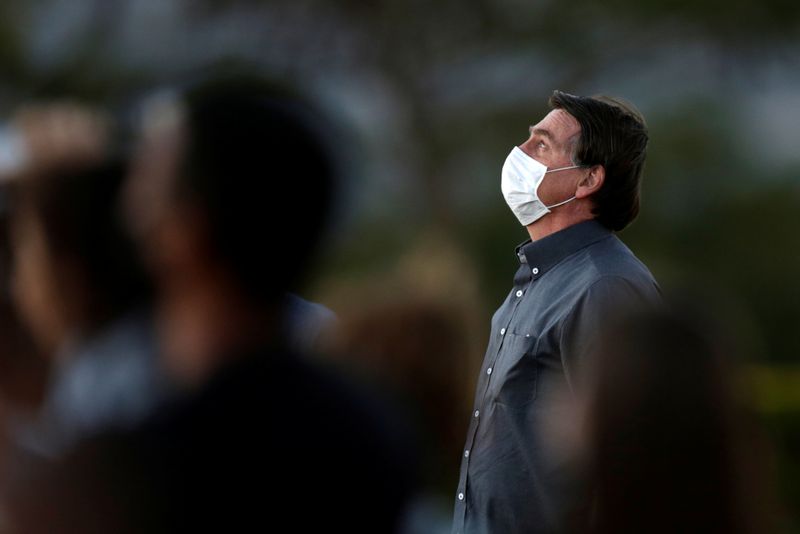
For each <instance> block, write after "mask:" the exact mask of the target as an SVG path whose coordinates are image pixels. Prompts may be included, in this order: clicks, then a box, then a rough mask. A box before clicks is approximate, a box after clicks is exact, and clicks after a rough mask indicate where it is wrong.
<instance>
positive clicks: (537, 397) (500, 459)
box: [453, 221, 660, 534]
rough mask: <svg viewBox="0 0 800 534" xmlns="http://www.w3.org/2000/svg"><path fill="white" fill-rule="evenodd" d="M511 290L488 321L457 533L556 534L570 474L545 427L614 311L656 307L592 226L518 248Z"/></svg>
mask: <svg viewBox="0 0 800 534" xmlns="http://www.w3.org/2000/svg"><path fill="white" fill-rule="evenodd" d="M517 257H518V260H519V269H518V270H517V273H516V275H515V276H514V287H513V288H512V289H511V292H510V293H509V295H508V297H507V298H506V300H505V302H503V304H502V305H501V306H500V308H499V309H498V310H497V312H495V314H494V316H493V318H492V329H491V337H490V339H489V346H488V349H487V351H486V356H485V358H484V361H483V364H482V366H481V370H480V375H479V379H478V387H477V392H476V394H475V403H474V406H473V408H472V410H473V411H472V414H471V415H470V425H469V430H468V432H467V442H466V445H465V447H464V450H463V451H462V452H463V455H462V463H461V472H460V478H459V483H458V488H457V489H456V499H455V512H454V523H453V533H454V534H473V533H481V534H483V533H493V534H495V533H496V534H514V533H517V532H519V533H522V532H524V533H526V534H531V533H539V532H557V531H558V530H559V525H560V524H561V521H562V519H563V514H564V513H565V509H566V506H567V503H568V502H569V501H570V499H572V498H574V487H573V486H572V482H573V477H572V475H573V473H572V470H571V469H570V466H569V465H567V462H566V461H560V460H558V459H557V458H558V457H557V456H554V455H553V454H552V453H551V452H552V449H553V447H554V446H555V447H558V444H557V443H556V444H553V443H552V442H548V441H547V439H548V437H547V436H543V435H542V434H543V432H542V424H543V422H545V421H546V420H547V419H548V418H553V417H554V415H555V416H556V417H557V414H554V413H553V411H554V410H557V409H558V408H557V405H554V404H552V403H550V402H548V399H555V398H558V397H557V394H558V393H560V392H563V391H570V390H573V391H574V389H575V387H576V385H577V383H578V381H579V380H580V374H581V372H582V370H583V367H582V364H584V363H585V361H586V359H587V356H588V354H589V351H590V350H591V349H592V347H593V345H594V340H595V336H596V334H597V333H599V332H602V331H603V329H604V328H605V325H608V322H609V321H611V320H612V319H613V317H614V316H615V314H616V312H619V311H622V310H628V309H631V308H632V307H635V306H637V305H640V304H643V305H650V304H655V303H657V302H659V301H660V291H659V289H658V285H657V284H656V282H655V280H654V279H653V276H652V275H651V274H650V272H649V271H648V270H647V268H646V267H645V266H644V265H643V264H642V263H641V262H640V261H639V260H638V259H637V258H636V257H635V256H634V255H633V253H632V252H631V251H630V250H629V249H628V248H627V247H626V246H625V245H624V244H623V243H622V241H620V240H619V239H618V238H617V237H616V236H615V235H614V234H613V233H612V232H611V231H609V230H607V229H605V228H604V227H603V226H602V225H601V224H599V223H597V222H596V221H587V222H583V223H580V224H577V225H574V226H570V227H569V228H566V229H564V230H562V231H560V232H557V233H555V234H552V235H549V236H547V237H545V238H543V239H540V240H537V241H535V242H530V241H527V242H525V243H523V244H522V245H520V246H519V247H517ZM550 439H552V438H550Z"/></svg>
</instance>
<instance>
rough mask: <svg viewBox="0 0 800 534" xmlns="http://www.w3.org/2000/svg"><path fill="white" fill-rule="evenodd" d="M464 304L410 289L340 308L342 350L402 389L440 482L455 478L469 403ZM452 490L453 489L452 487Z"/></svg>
mask: <svg viewBox="0 0 800 534" xmlns="http://www.w3.org/2000/svg"><path fill="white" fill-rule="evenodd" d="M459 319H460V318H459V310H458V309H457V308H455V307H453V306H452V305H449V304H444V303H441V302H436V301H434V300H432V299H423V298H414V297H408V298H404V299H396V300H390V301H388V302H381V303H377V304H376V303H375V302H373V303H371V304H369V305H366V306H358V307H356V308H355V309H354V310H352V311H351V312H350V313H345V314H344V315H343V322H342V331H341V332H340V338H341V339H340V340H339V341H340V346H339V347H338V349H339V350H338V352H339V356H340V358H342V359H348V360H349V363H351V364H354V366H355V367H360V368H363V369H365V370H366V371H367V373H369V374H371V375H373V376H372V377H371V378H374V379H376V380H377V381H378V382H379V383H380V384H381V385H382V386H383V387H389V388H390V389H391V390H392V391H394V392H397V393H398V394H399V397H400V399H401V401H404V404H405V406H406V407H407V408H408V410H409V413H410V415H411V416H412V417H413V423H414V424H416V425H417V427H418V430H419V432H420V434H421V436H420V437H421V439H422V445H423V446H424V452H425V453H426V455H425V457H424V459H423V460H424V461H425V462H426V465H425V466H424V467H425V472H426V473H427V474H428V475H429V476H430V477H431V480H430V481H429V482H430V484H431V485H433V486H435V489H437V490H443V491H444V490H445V489H446V491H448V492H449V491H450V490H451V488H452V485H453V484H455V483H456V482H457V481H456V480H454V479H453V476H457V473H458V465H459V462H460V459H461V455H460V454H459V452H460V450H461V446H462V445H463V440H464V433H465V432H466V430H467V422H466V421H465V420H464V418H463V417H461V414H463V413H464V411H466V410H468V409H469V402H470V397H469V393H470V388H468V387H467V384H468V383H469V377H468V375H467V374H466V371H467V369H468V366H466V365H464V361H465V360H466V359H467V358H466V356H467V354H468V353H469V350H470V347H469V344H468V343H467V341H466V339H467V337H468V333H467V332H465V326H464V325H463V323H462V322H460V320H459ZM448 495H449V493H448Z"/></svg>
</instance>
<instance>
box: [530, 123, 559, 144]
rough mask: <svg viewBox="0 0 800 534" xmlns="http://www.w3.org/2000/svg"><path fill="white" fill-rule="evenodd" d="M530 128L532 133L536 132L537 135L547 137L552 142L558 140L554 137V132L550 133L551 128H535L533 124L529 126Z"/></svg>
mask: <svg viewBox="0 0 800 534" xmlns="http://www.w3.org/2000/svg"><path fill="white" fill-rule="evenodd" d="M529 130H530V132H531V133H532V134H536V135H540V136H542V137H546V138H547V139H549V140H550V142H552V143H555V142H556V140H555V138H554V137H553V134H552V133H550V130H545V129H544V128H534V127H533V126H531V127H530V128H529Z"/></svg>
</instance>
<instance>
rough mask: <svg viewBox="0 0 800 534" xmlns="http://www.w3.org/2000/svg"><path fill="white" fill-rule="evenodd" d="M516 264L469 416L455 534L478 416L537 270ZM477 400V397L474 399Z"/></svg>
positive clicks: (460, 529) (461, 519)
mask: <svg viewBox="0 0 800 534" xmlns="http://www.w3.org/2000/svg"><path fill="white" fill-rule="evenodd" d="M518 257H519V261H520V264H521V266H520V269H519V270H518V271H517V273H516V274H515V275H514V287H513V289H512V292H513V293H512V294H513V298H512V299H511V301H510V302H511V303H512V305H511V311H510V312H508V313H507V314H506V315H505V317H504V320H503V321H502V323H503V324H502V326H501V327H500V330H499V332H496V331H494V332H492V335H493V336H495V335H499V336H500V342H499V343H498V345H497V350H495V351H494V357H493V358H491V359H490V360H489V363H488V365H486V368H485V369H482V370H481V375H480V377H481V378H480V386H481V387H480V388H479V389H480V390H482V393H481V395H480V399H477V398H476V403H475V405H474V406H473V412H472V420H471V421H470V426H469V431H468V433H467V442H466V445H465V447H464V457H463V459H462V464H461V465H462V467H461V474H460V477H459V481H458V489H457V494H456V510H457V515H456V517H457V525H458V528H456V529H454V531H455V532H456V534H461V533H462V532H463V530H464V521H465V519H466V512H467V491H468V487H467V482H468V478H469V477H468V473H469V462H470V454H471V451H472V449H473V446H474V444H475V436H476V434H477V431H478V425H479V424H480V416H481V409H482V408H483V407H484V406H485V403H486V395H487V393H488V391H489V384H490V381H491V378H492V371H493V370H494V368H495V365H496V363H497V360H498V359H499V358H500V356H501V354H502V352H503V347H504V341H505V335H506V333H507V332H508V330H509V328H510V327H511V323H513V322H514V318H515V317H516V314H517V309H518V308H519V306H520V303H521V302H522V297H524V296H525V294H526V290H527V289H528V288H529V286H530V283H531V281H532V280H533V279H534V278H535V275H536V274H538V269H535V272H533V275H534V276H531V273H532V271H531V270H530V269H529V268H528V266H527V261H526V259H525V256H524V255H523V254H522V253H521V252H520V253H518ZM476 397H477V396H476Z"/></svg>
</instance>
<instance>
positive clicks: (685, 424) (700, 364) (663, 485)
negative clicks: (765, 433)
mask: <svg viewBox="0 0 800 534" xmlns="http://www.w3.org/2000/svg"><path fill="white" fill-rule="evenodd" d="M710 326H711V325H708V324H705V323H704V322H694V321H693V320H691V319H687V318H686V309H684V310H683V313H681V314H678V313H673V312H669V311H659V312H652V313H648V314H642V315H638V316H635V317H631V318H628V319H627V320H626V321H624V322H622V323H620V324H619V326H618V327H617V328H616V329H614V330H612V331H609V332H606V333H605V334H604V343H602V345H601V349H600V352H599V357H598V358H597V360H596V361H595V362H594V363H595V368H594V371H595V373H594V379H595V380H596V382H595V384H594V388H593V389H590V390H589V397H588V399H587V400H588V402H587V404H586V406H587V412H586V413H585V416H586V419H585V421H586V423H587V430H588V442H587V452H588V455H589V458H590V465H591V471H592V474H593V476H594V483H595V490H596V491H597V503H596V504H597V508H596V512H597V515H596V520H597V529H596V531H597V532H600V533H611V532H615V533H620V532H622V533H627V532H631V533H632V532H651V533H656V532H665V533H666V532H719V533H722V532H726V533H732V532H760V531H761V530H760V529H759V528H758V527H759V526H761V527H763V525H757V524H756V523H757V520H756V516H757V515H759V514H760V513H761V511H763V510H761V509H760V506H761V505H763V501H761V499H762V497H763V495H764V493H763V488H762V487H761V485H760V484H759V483H758V479H759V478H760V473H759V470H758V469H757V466H756V463H757V461H758V460H754V459H753V457H752V453H753V452H754V450H757V448H756V449H754V448H753V447H754V445H757V443H752V442H751V441H749V440H752V436H753V433H752V431H753V421H751V420H749V419H748V416H747V411H746V410H744V409H743V406H742V404H741V401H742V399H743V398H742V396H741V393H742V392H741V391H739V390H737V389H736V386H738V385H739V383H738V382H735V381H734V368H733V362H732V359H731V356H732V354H731V352H732V351H729V350H726V347H725V346H724V345H723V344H721V342H720V341H719V339H718V338H716V337H715V336H714V334H713V332H714V330H713V329H712V328H711V327H710Z"/></svg>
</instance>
